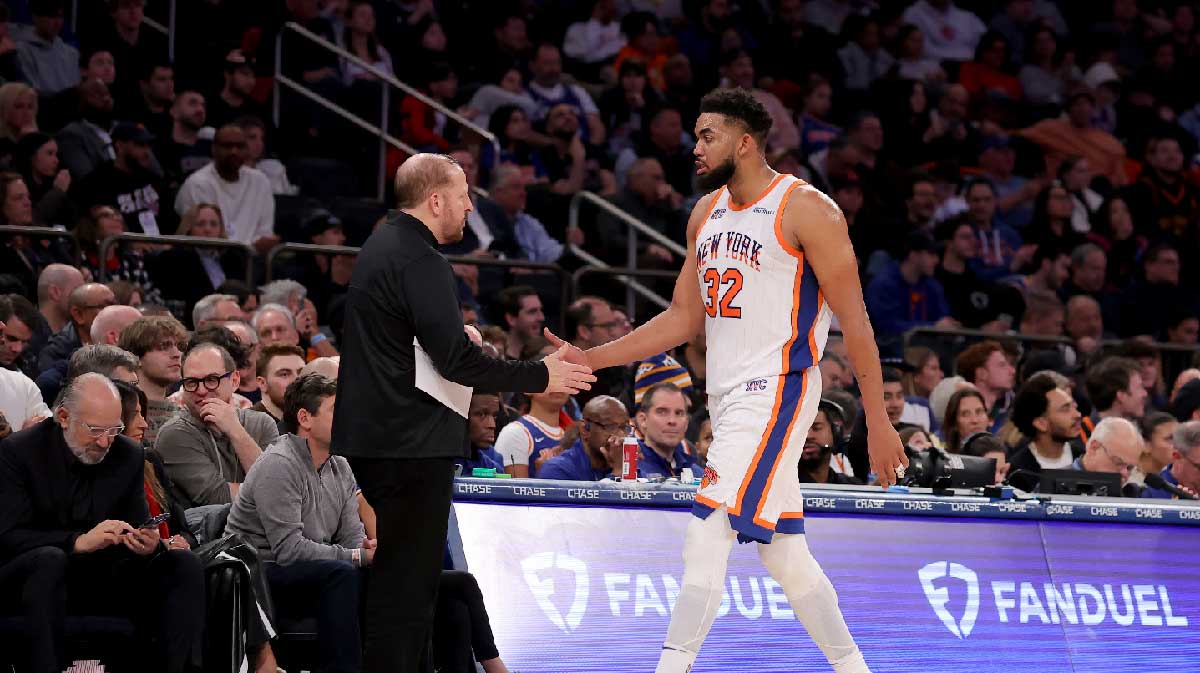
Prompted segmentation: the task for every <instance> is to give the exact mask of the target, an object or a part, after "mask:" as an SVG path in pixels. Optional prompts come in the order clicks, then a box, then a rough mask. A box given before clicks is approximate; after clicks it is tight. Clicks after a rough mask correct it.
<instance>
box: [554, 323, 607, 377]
mask: <svg viewBox="0 0 1200 673" xmlns="http://www.w3.org/2000/svg"><path fill="white" fill-rule="evenodd" d="M542 331H543V332H544V333H545V334H546V340H547V341H549V342H550V345H551V346H554V347H555V348H557V349H559V350H562V349H563V348H566V349H567V350H566V354H565V355H563V360H565V361H567V362H573V363H575V364H577V365H583V366H585V367H587V368H588V369H589V370H591V369H594V367H592V361H591V359H590V358H589V357H588V354H587V352H585V351H583V350H582V349H580V348H579V347H578V346H575V345H572V344H570V343H568V342H566V341H563V340H562V339H560V338H558V337H557V336H555V334H554V332H551V331H550V328H549V327H544V328H542Z"/></svg>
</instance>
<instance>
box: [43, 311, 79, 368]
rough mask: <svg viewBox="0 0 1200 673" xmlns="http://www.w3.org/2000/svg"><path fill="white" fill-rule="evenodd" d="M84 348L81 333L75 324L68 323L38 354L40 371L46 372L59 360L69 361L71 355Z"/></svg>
mask: <svg viewBox="0 0 1200 673" xmlns="http://www.w3.org/2000/svg"><path fill="white" fill-rule="evenodd" d="M82 347H83V342H82V341H81V340H80V339H79V332H77V331H75V323H67V326H66V327H63V328H62V329H61V330H59V331H58V333H57V334H55V335H54V336H52V337H50V341H49V342H48V343H47V344H46V347H45V348H43V349H42V352H41V353H38V371H39V372H44V371H46V370H47V369H50V368H51V367H52V366H54V363H55V362H58V361H59V360H67V359H69V358H70V357H71V354H72V353H74V352H75V351H77V350H79V349H80V348H82Z"/></svg>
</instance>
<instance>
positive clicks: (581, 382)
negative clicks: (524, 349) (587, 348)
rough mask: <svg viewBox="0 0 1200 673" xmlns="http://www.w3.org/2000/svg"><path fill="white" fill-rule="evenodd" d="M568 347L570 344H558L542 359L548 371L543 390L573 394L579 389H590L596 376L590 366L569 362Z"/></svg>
mask: <svg viewBox="0 0 1200 673" xmlns="http://www.w3.org/2000/svg"><path fill="white" fill-rule="evenodd" d="M570 348H572V346H566V345H564V346H560V347H559V349H558V350H556V351H554V352H553V353H551V354H550V355H547V356H546V357H545V358H544V359H542V363H543V364H545V365H546V369H547V371H549V372H550V380H549V382H548V383H547V384H546V390H544V391H543V392H547V393H570V394H572V395H574V394H575V393H577V392H579V391H581V390H591V389H592V384H593V383H595V382H596V377H595V376H593V375H592V368H591V367H588V366H587V365H581V364H576V363H574V362H569V361H568V360H567V356H568V354H569V353H570ZM575 350H579V349H577V348H576V349H575Z"/></svg>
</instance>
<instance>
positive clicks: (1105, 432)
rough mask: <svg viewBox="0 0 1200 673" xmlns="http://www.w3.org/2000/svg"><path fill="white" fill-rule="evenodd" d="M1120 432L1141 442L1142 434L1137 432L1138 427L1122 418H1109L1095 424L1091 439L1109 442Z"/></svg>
mask: <svg viewBox="0 0 1200 673" xmlns="http://www.w3.org/2000/svg"><path fill="white" fill-rule="evenodd" d="M1122 432H1125V433H1126V434H1128V435H1131V436H1132V437H1134V438H1135V439H1137V440H1138V441H1141V440H1142V432H1141V431H1140V430H1138V427H1137V426H1136V425H1134V424H1133V422H1132V421H1130V420H1129V419H1128V418H1123V417H1121V416H1109V417H1107V418H1104V419H1101V420H1100V422H1099V423H1097V424H1096V429H1095V430H1092V439H1094V440H1096V441H1098V442H1101V443H1104V442H1107V441H1111V440H1112V438H1113V436H1114V435H1118V434H1120V433H1122Z"/></svg>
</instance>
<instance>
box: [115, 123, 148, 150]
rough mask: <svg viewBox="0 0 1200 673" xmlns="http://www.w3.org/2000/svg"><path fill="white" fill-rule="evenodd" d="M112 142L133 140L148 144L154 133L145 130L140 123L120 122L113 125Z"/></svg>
mask: <svg viewBox="0 0 1200 673" xmlns="http://www.w3.org/2000/svg"><path fill="white" fill-rule="evenodd" d="M111 137H112V139H113V142H134V143H142V144H144V145H149V144H150V143H152V142H154V134H153V133H151V132H149V131H147V130H146V127H145V126H142V125H141V124H133V123H130V122H121V123H119V124H117V125H116V126H115V127H113V131H112V136H111Z"/></svg>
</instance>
